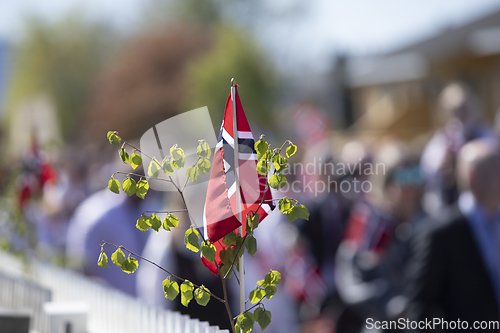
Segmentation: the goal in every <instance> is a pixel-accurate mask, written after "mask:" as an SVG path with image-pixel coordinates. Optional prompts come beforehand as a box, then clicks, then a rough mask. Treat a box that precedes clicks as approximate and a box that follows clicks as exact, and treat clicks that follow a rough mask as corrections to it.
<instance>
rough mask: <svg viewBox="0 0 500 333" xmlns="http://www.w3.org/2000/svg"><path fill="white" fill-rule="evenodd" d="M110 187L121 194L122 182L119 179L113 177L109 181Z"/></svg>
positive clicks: (112, 190)
mask: <svg viewBox="0 0 500 333" xmlns="http://www.w3.org/2000/svg"><path fill="white" fill-rule="evenodd" d="M108 188H109V190H110V191H111V192H113V193H116V194H119V193H120V182H119V181H118V179H114V178H111V179H110V180H109V183H108Z"/></svg>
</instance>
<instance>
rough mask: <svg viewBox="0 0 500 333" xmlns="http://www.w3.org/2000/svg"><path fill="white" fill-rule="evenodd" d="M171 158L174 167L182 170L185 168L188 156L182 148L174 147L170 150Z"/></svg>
mask: <svg viewBox="0 0 500 333" xmlns="http://www.w3.org/2000/svg"><path fill="white" fill-rule="evenodd" d="M170 156H172V160H173V162H174V166H175V167H176V168H177V169H180V168H182V167H183V166H184V163H185V162H186V156H185V155H184V150H182V149H181V148H177V145H173V146H172V148H170Z"/></svg>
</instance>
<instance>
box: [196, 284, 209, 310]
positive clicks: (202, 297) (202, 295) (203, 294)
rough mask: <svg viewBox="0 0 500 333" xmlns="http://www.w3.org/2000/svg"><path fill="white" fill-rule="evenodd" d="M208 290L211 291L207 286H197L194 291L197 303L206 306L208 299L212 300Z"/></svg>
mask: <svg viewBox="0 0 500 333" xmlns="http://www.w3.org/2000/svg"><path fill="white" fill-rule="evenodd" d="M207 291H208V292H210V290H208V288H207V287H205V286H201V288H197V289H196V290H195V291H194V299H195V301H196V303H198V304H199V305H201V306H206V305H207V304H208V301H210V294H209V293H208V292H207Z"/></svg>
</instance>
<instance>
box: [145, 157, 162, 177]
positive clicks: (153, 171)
mask: <svg viewBox="0 0 500 333" xmlns="http://www.w3.org/2000/svg"><path fill="white" fill-rule="evenodd" d="M159 175H160V164H159V163H158V162H157V161H156V159H152V160H151V162H150V163H149V168H148V176H149V177H153V178H158V176H159Z"/></svg>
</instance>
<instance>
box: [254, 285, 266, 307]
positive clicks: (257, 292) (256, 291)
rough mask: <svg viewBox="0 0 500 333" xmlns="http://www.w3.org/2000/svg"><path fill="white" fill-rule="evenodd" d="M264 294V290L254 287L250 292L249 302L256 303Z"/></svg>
mask: <svg viewBox="0 0 500 333" xmlns="http://www.w3.org/2000/svg"><path fill="white" fill-rule="evenodd" d="M265 296H266V293H265V292H264V290H262V289H260V288H257V289H254V290H252V291H251V292H250V302H252V304H255V303H258V302H260V301H261V300H262V299H263V298H264V297H265Z"/></svg>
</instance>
